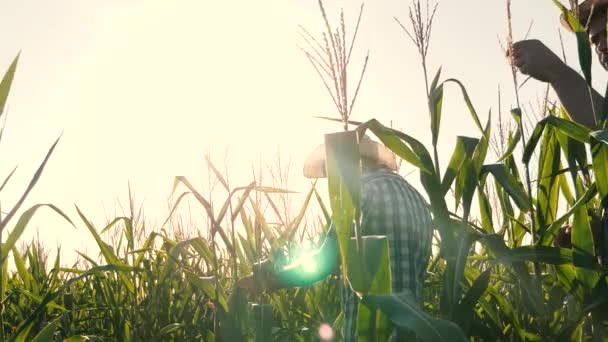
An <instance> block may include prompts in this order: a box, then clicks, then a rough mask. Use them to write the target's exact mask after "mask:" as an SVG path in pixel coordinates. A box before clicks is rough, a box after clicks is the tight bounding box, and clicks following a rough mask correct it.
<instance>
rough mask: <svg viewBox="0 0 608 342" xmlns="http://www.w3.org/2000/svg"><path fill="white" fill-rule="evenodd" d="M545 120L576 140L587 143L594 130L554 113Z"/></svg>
mask: <svg viewBox="0 0 608 342" xmlns="http://www.w3.org/2000/svg"><path fill="white" fill-rule="evenodd" d="M543 120H546V122H547V124H549V125H551V126H553V127H555V128H556V129H558V130H560V131H561V132H563V133H564V134H566V135H567V136H569V137H570V138H572V139H574V140H576V141H579V142H582V143H587V144H588V143H589V142H590V136H591V133H592V131H591V129H589V128H588V127H586V126H583V125H581V124H579V123H576V122H574V121H572V120H568V119H562V118H558V117H557V116H553V115H549V116H547V117H546V118H545V119H543Z"/></svg>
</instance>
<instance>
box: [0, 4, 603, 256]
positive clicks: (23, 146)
mask: <svg viewBox="0 0 608 342" xmlns="http://www.w3.org/2000/svg"><path fill="white" fill-rule="evenodd" d="M325 2H326V8H327V10H328V14H329V15H330V17H331V18H332V20H333V22H334V23H335V22H337V19H338V13H339V12H338V9H339V8H340V7H344V9H345V12H346V19H347V27H348V28H352V27H353V25H354V21H355V19H356V14H357V11H358V7H359V5H360V2H355V1H345V0H326V1H325ZM409 4H410V2H409V1H407V0H399V1H396V0H376V1H368V2H367V3H366V4H365V11H364V16H363V21H362V25H361V28H360V35H359V37H358V41H357V47H358V48H359V49H358V50H357V51H355V52H356V53H355V55H354V56H353V61H352V67H353V69H352V76H351V79H355V78H356V76H355V75H358V72H359V67H360V65H361V62H362V61H363V57H364V51H365V50H366V49H369V50H370V51H371V59H370V64H369V67H368V70H367V74H366V77H365V80H364V83H363V86H362V89H361V92H360V96H359V99H358V103H357V105H356V108H355V114H354V115H353V117H352V119H353V120H360V121H364V120H367V119H370V118H373V117H375V118H377V119H379V120H380V121H381V122H383V123H385V124H387V125H388V124H389V123H390V122H391V121H392V122H393V125H394V127H397V128H400V129H402V130H403V131H405V132H406V133H408V134H410V135H412V136H414V137H416V138H418V139H419V140H421V141H423V142H424V143H427V144H428V143H430V131H429V121H428V116H427V109H426V98H425V94H424V82H423V78H422V73H421V68H420V64H419V57H418V55H417V53H416V49H415V47H414V46H413V45H412V44H411V42H410V41H409V39H407V38H406V36H405V35H404V34H403V32H402V31H401V30H400V28H399V27H398V25H397V24H396V23H395V22H394V20H393V16H397V17H399V18H400V19H401V20H402V21H404V22H407V8H408V5H409ZM505 17H506V14H505V3H504V1H491V2H490V1H487V0H485V1H482V0H461V1H442V2H440V5H439V10H438V12H437V16H436V18H435V24H434V27H433V34H432V43H431V48H430V51H429V72H430V73H431V77H432V74H434V73H435V71H436V69H437V68H438V67H439V66H440V65H441V66H443V73H442V76H443V77H442V79H445V78H448V77H455V78H458V79H460V80H461V81H463V82H464V84H465V85H466V86H467V88H468V90H469V93H470V95H471V98H472V99H473V102H474V104H475V107H476V109H477V110H478V112H479V114H480V116H481V119H482V121H484V122H485V120H486V118H487V113H488V110H489V109H490V108H492V109H493V112H494V113H496V111H497V87H498V85H499V84H500V85H501V87H502V89H503V94H502V99H503V111H504V113H506V110H507V109H509V108H510V106H511V104H513V103H514V96H513V87H512V83H511V80H510V70H509V69H508V67H507V65H506V64H505V60H504V58H503V56H502V51H501V49H500V47H499V45H498V40H497V36H498V35H500V36H501V37H504V36H505V31H506V20H505ZM557 17H558V11H557V9H556V8H555V7H554V6H553V4H552V1H551V0H536V1H529V0H513V18H514V24H513V25H514V31H515V32H514V35H515V39H516V40H517V39H521V38H522V37H523V35H524V34H525V32H526V31H527V29H528V26H529V24H530V22H531V20H532V19H534V24H533V27H532V30H531V33H530V36H529V37H530V38H538V39H541V40H543V41H545V43H546V44H547V45H548V46H549V47H550V48H552V49H553V50H554V51H560V48H559V46H560V44H559V38H558V33H557V32H558V31H557V29H558V25H559V21H558V19H557ZM297 24H302V25H304V26H305V27H307V28H308V29H309V30H310V31H311V32H313V34H317V35H318V34H320V33H321V31H322V30H323V22H322V20H321V17H320V13H319V9H318V5H317V1H316V0H297V1H296V0H289V1H284V0H282V1H279V0H259V1H250V0H223V1H208V0H197V1H195V0H174V1H170V2H168V1H160V0H145V1H144V0H128V1H117V0H104V1H101V0H91V1H86V2H83V1H76V0H56V1H42V0H20V1H6V2H3V4H2V5H0V32H3V33H4V34H2V35H0V47H1V49H0V51H1V52H2V53H1V54H0V70H2V71H3V70H5V69H6V68H7V67H8V65H9V64H10V62H11V61H12V59H13V57H14V56H15V55H16V54H17V52H18V51H19V50H22V55H21V60H20V63H19V67H18V71H17V74H16V79H15V82H14V85H13V89H12V91H11V94H10V97H9V102H8V108H7V113H8V122H7V127H6V131H5V136H4V137H3V141H2V144H0V157H1V158H2V163H1V164H0V165H1V166H0V178H2V179H3V178H4V176H2V175H5V174H8V172H9V171H10V170H11V169H12V168H13V167H14V166H15V165H19V169H18V171H17V174H16V175H15V177H13V179H12V180H11V182H10V184H9V186H8V187H7V188H6V189H5V190H4V192H3V193H2V195H1V197H0V199H1V201H2V202H1V203H2V210H3V211H8V208H10V207H11V206H12V205H13V203H15V201H16V200H17V198H18V196H19V195H20V191H22V190H23V189H24V188H25V186H26V185H27V183H28V181H29V178H30V177H31V175H32V174H33V173H34V171H35V169H36V167H37V166H38V164H39V163H40V161H41V160H42V158H43V157H44V154H45V153H46V151H47V149H48V147H50V145H51V143H52V142H53V141H54V140H55V139H56V137H57V136H59V134H60V133H61V132H63V138H62V139H61V142H60V143H59V145H58V147H57V149H56V151H55V153H54V155H53V156H52V158H51V160H50V162H49V164H48V165H47V169H46V172H45V173H44V174H43V176H42V179H41V181H40V183H39V184H38V186H37V187H36V189H35V190H34V191H33V192H32V194H31V196H30V197H29V200H28V201H27V202H26V205H25V206H24V207H25V208H27V207H29V206H31V205H32V204H34V203H41V202H44V203H48V202H51V203H54V204H56V205H58V206H59V207H60V208H62V209H64V210H66V212H67V213H68V215H69V216H70V217H72V218H73V219H74V220H75V221H76V222H77V225H78V227H79V229H78V230H74V228H72V227H71V226H69V225H67V224H65V223H64V222H62V221H61V220H58V219H56V218H55V217H54V215H49V214H48V211H46V210H45V213H41V214H39V215H38V216H37V217H36V219H35V220H34V221H33V222H32V224H31V225H30V227H29V228H28V230H27V232H26V234H25V235H24V237H23V239H24V240H28V239H30V238H31V237H32V236H33V234H35V232H36V230H37V229H38V231H39V234H40V237H41V238H42V239H43V240H44V241H45V242H46V243H47V244H48V245H49V246H54V245H55V243H56V242H58V243H60V244H61V245H62V246H63V250H64V251H66V253H69V252H70V251H71V250H73V249H80V250H82V249H84V248H89V249H90V250H96V247H94V245H93V240H92V239H91V238H90V236H89V233H88V232H87V231H86V228H85V227H84V226H83V224H82V223H81V222H80V221H79V220H78V219H77V216H76V213H75V210H74V203H76V204H78V206H79V207H80V208H81V209H82V210H83V211H84V212H85V214H87V215H88V216H89V217H90V218H91V219H92V220H93V221H94V223H95V224H96V225H97V226H98V227H100V226H102V225H103V224H104V223H105V219H106V212H107V213H108V214H109V215H112V214H113V213H114V210H115V209H114V208H115V207H116V206H115V200H116V199H117V198H119V199H120V200H121V201H122V202H123V203H126V198H127V182H128V181H130V183H131V186H132V189H133V191H134V194H135V197H136V200H137V202H138V203H141V202H142V201H143V200H145V203H144V207H145V210H146V216H147V218H148V219H149V220H162V219H164V218H165V215H166V213H167V209H166V199H167V197H168V195H169V193H170V191H171V188H172V185H173V178H174V176H176V175H184V176H186V177H188V178H189V179H191V180H192V181H193V183H194V184H197V185H198V184H202V183H203V182H204V180H205V179H206V176H205V168H204V159H203V156H204V154H205V153H206V152H207V151H211V154H212V156H213V160H214V161H215V162H216V163H217V164H219V165H220V166H222V165H223V160H224V154H225V151H226V149H228V152H227V153H228V159H229V162H228V164H229V166H230V170H229V173H230V177H232V184H234V185H242V184H247V183H248V182H249V181H250V180H251V178H252V177H251V171H250V170H251V163H252V162H255V161H257V160H259V159H260V157H261V159H262V161H263V162H265V163H270V164H272V163H274V161H275V160H276V158H277V150H280V155H281V156H282V158H283V159H284V160H287V159H291V165H292V167H291V171H292V172H291V177H290V188H292V189H294V190H298V191H302V192H305V191H307V190H308V187H309V185H308V184H309V182H308V180H306V179H305V178H303V177H302V175H301V167H302V162H303V160H304V158H305V156H306V154H307V153H308V152H309V151H310V150H312V148H314V147H315V146H316V145H318V144H319V143H321V142H322V139H323V134H324V133H329V132H332V131H338V130H340V126H339V125H337V124H332V123H326V122H323V121H319V120H317V119H313V118H312V116H313V115H335V114H334V112H335V109H334V107H333V105H332V103H331V100H330V98H329V96H328V95H327V94H326V93H325V90H324V88H323V86H322V84H321V82H320V80H319V79H318V76H317V75H316V74H315V72H314V71H313V69H312V68H311V66H310V65H309V64H308V61H307V60H306V59H305V58H304V56H303V55H302V53H301V52H300V51H299V50H298V48H297V47H296V44H297V43H298V42H301V41H300V40H299V39H298V36H297V34H296V29H297ZM563 34H564V40H565V41H564V43H565V45H566V50H567V51H568V54H567V55H568V61H569V64H570V65H572V66H574V67H575V69H577V70H578V64H577V60H576V51H575V47H574V37H573V36H571V35H569V34H567V33H563ZM560 55H561V53H560ZM594 71H595V75H596V77H595V82H594V83H595V84H596V85H599V86H600V87H599V88H598V89H600V90H601V92H603V84H605V83H604V82H605V81H606V77H605V76H604V74H605V73H604V72H603V71H601V70H599V69H598V67H597V66H596V67H595V70H594ZM543 91H544V85H543V84H541V83H538V82H535V81H529V82H528V83H527V84H526V85H525V86H524V88H523V91H522V92H523V94H524V97H523V99H524V102H528V101H532V102H533V103H536V96H537V94H538V96H542V93H543ZM456 135H474V136H477V135H478V134H477V131H476V128H475V126H474V124H473V122H472V120H471V119H470V117H469V115H468V112H467V109H466V107H465V105H464V102H463V101H462V99H461V96H460V93H459V91H458V89H457V88H455V87H454V86H453V85H452V86H448V88H447V89H446V94H445V99H444V114H443V121H442V130H441V135H440V155H441V158H440V159H441V160H442V161H443V163H442V165H443V166H445V164H446V163H447V160H448V159H449V157H450V154H451V150H452V146H453V143H454V139H455V136H456ZM427 146H429V149H430V144H429V145H427ZM405 169H406V171H407V170H412V168H411V167H410V166H406V167H405ZM417 178H418V177H417V174H413V175H412V176H410V177H409V178H408V179H409V180H411V181H412V183H414V184H416V185H417V184H418V182H417ZM323 190H324V188H323ZM104 208H105V209H104ZM43 210H44V209H43ZM9 227H10V225H9Z"/></svg>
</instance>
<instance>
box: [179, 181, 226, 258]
mask: <svg viewBox="0 0 608 342" xmlns="http://www.w3.org/2000/svg"><path fill="white" fill-rule="evenodd" d="M179 183H182V184H184V185H185V186H186V187H187V188H188V190H190V192H192V194H193V195H194V197H195V198H196V200H197V201H198V202H199V203H200V204H201V205H202V206H203V208H205V211H206V212H207V215H208V216H209V218H210V219H211V220H212V222H213V229H212V235H215V233H216V232H217V233H219V234H220V237H221V238H222V241H223V242H224V244H226V246H227V248H228V250H233V248H232V242H231V241H230V238H228V235H227V234H226V232H225V231H224V229H223V228H222V227H221V225H220V224H219V222H218V221H217V220H216V219H215V217H214V216H213V208H212V207H211V203H209V201H207V200H206V199H205V198H204V197H203V196H202V195H201V194H200V193H199V192H198V191H197V190H196V189H195V188H194V186H192V184H190V182H189V181H188V179H186V177H184V176H177V177H175V181H174V182H173V191H172V193H173V192H175V189H176V188H177V186H178V185H179Z"/></svg>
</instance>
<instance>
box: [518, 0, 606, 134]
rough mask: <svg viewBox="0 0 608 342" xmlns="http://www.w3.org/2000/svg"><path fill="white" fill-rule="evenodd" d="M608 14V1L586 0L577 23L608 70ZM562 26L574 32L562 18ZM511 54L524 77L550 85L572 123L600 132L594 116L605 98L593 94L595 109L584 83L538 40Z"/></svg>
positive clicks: (520, 43) (525, 42)
mask: <svg viewBox="0 0 608 342" xmlns="http://www.w3.org/2000/svg"><path fill="white" fill-rule="evenodd" d="M607 10H608V0H585V1H583V2H582V3H581V4H579V14H578V19H579V21H580V22H581V24H582V25H583V26H584V27H585V28H586V31H587V34H588V35H589V40H590V42H591V44H593V45H594V46H595V52H596V54H597V56H598V58H599V61H600V63H601V64H602V66H603V67H604V69H607V70H608V44H607V42H606V39H607V36H606V20H607ZM561 22H562V25H563V26H564V27H565V28H566V29H568V30H569V31H572V28H571V27H570V26H569V24H568V22H567V20H566V19H565V18H564V17H563V16H562V17H561ZM509 54H510V56H509V57H510V58H511V60H512V62H513V64H514V65H515V66H516V67H517V68H518V69H519V71H521V72H522V73H523V74H526V75H529V76H531V77H533V78H535V79H537V80H539V81H542V82H548V83H549V84H551V87H552V88H553V89H554V90H555V92H556V93H557V96H558V97H559V100H560V101H561V103H562V105H563V106H564V108H565V109H566V110H567V111H568V113H569V114H570V116H571V117H572V120H574V121H576V122H578V123H580V124H583V125H585V126H587V127H589V128H592V129H596V128H597V123H596V121H595V118H594V116H593V113H594V111H595V112H597V113H599V112H600V111H601V109H602V105H603V98H602V96H601V95H600V94H598V93H597V92H596V91H595V90H592V97H593V107H592V105H591V101H590V99H589V91H588V88H587V82H586V81H585V79H584V78H583V77H582V76H581V75H579V74H578V73H577V72H576V71H574V70H573V69H572V68H570V67H569V66H567V65H566V64H565V63H564V62H562V61H561V59H560V58H559V57H558V56H557V55H556V54H555V53H553V52H552V51H551V50H549V48H547V47H546V46H545V45H544V44H543V43H542V42H540V41H539V40H522V41H519V42H516V43H514V44H513V48H512V51H510V52H509Z"/></svg>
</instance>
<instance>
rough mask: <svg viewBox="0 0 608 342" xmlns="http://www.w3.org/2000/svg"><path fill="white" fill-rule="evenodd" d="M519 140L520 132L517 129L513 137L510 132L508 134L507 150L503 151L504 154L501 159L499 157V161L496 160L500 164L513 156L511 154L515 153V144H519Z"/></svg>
mask: <svg viewBox="0 0 608 342" xmlns="http://www.w3.org/2000/svg"><path fill="white" fill-rule="evenodd" d="M520 140H521V130H519V128H518V129H517V130H516V131H515V135H514V136H512V132H509V139H508V144H507V150H506V151H505V153H503V155H502V157H500V159H498V161H499V162H502V161H504V160H505V159H507V158H509V157H511V156H512V155H513V152H514V151H515V148H516V147H517V144H519V141H520Z"/></svg>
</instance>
